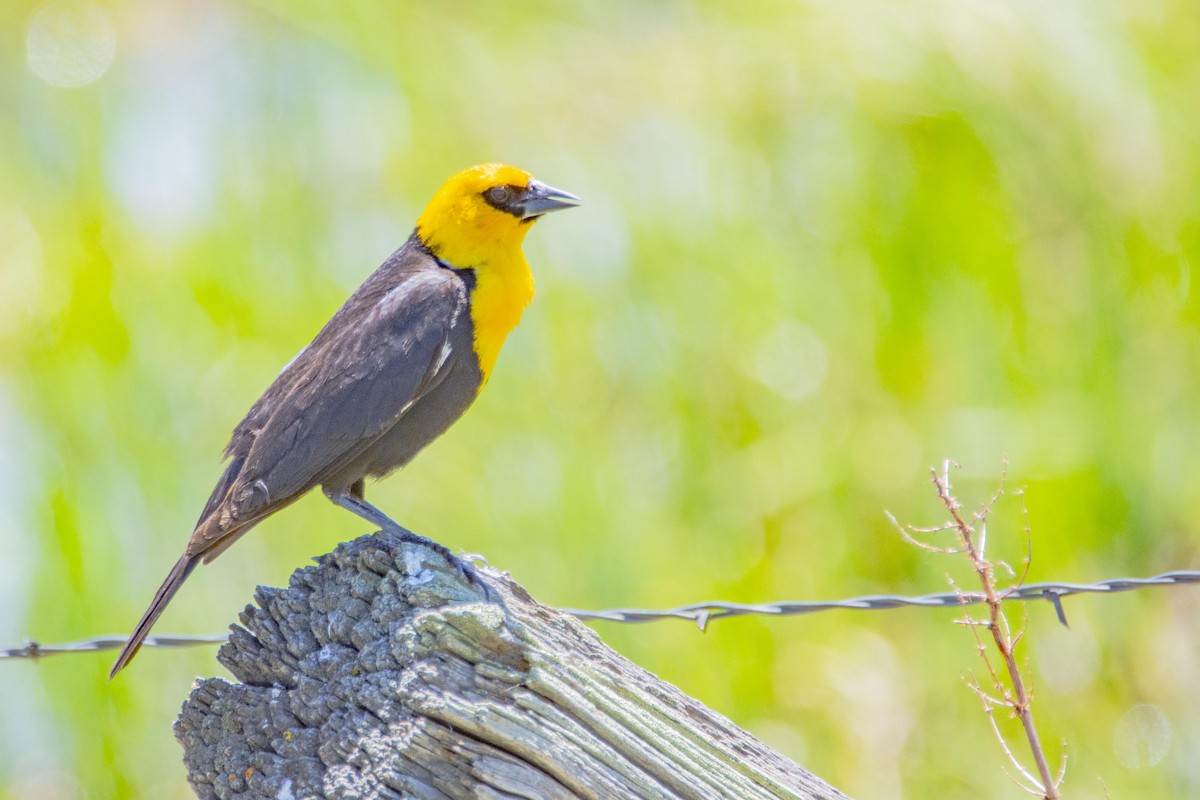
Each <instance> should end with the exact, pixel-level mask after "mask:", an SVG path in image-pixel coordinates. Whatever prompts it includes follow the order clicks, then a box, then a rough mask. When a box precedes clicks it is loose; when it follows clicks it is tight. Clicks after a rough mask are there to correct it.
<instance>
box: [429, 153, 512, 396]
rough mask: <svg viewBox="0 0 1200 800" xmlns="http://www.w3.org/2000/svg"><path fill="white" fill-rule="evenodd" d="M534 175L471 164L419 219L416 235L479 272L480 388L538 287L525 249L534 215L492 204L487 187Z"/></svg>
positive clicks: (474, 309)
mask: <svg viewBox="0 0 1200 800" xmlns="http://www.w3.org/2000/svg"><path fill="white" fill-rule="evenodd" d="M529 180H530V176H529V173H527V172H524V171H523V170H519V169H517V168H515V167H509V166H504V165H500V164H484V165H481V166H479V167H472V168H471V169H469V170H464V171H463V172H461V173H459V174H458V175H456V176H454V177H453V178H451V179H450V180H449V181H448V182H447V183H446V185H445V186H443V187H442V188H441V189H440V190H439V191H438V193H437V194H436V195H434V197H433V200H431V201H430V203H429V205H428V206H426V208H425V211H424V212H423V213H422V214H421V216H420V218H419V219H418V220H417V235H418V236H420V237H421V241H422V242H424V243H425V246H426V247H428V248H429V249H430V251H431V252H432V253H433V254H434V255H435V256H437V257H438V258H439V259H441V260H442V261H444V262H446V263H447V264H449V265H450V266H452V267H454V268H455V269H470V270H473V271H474V273H475V288H474V290H473V291H472V292H471V322H472V324H473V325H474V330H475V355H476V357H477V358H478V359H479V369H480V372H482V373H483V380H482V381H481V383H480V388H481V389H482V388H483V385H484V384H486V383H487V380H488V377H489V376H490V375H491V372H492V368H493V367H494V366H495V364H496V357H497V356H498V355H499V354H500V347H501V345H503V344H504V340H505V338H506V337H507V336H508V334H509V333H510V332H511V331H512V329H513V328H515V327H517V324H518V323H519V322H520V321H521V314H522V313H523V312H524V311H525V307H526V306H528V305H529V302H530V301H531V300H532V299H533V292H534V287H533V273H532V271H531V270H530V269H529V262H528V261H526V260H525V254H524V253H522V252H521V243H522V242H524V240H525V234H526V233H528V232H529V228H530V221H528V220H520V219H518V218H516V217H514V216H513V215H512V214H507V213H505V212H503V211H500V210H498V209H496V208H493V207H492V206H490V205H488V203H487V202H486V201H485V200H484V199H483V194H482V193H483V191H485V190H486V189H487V188H488V187H489V186H494V185H505V184H511V185H518V186H523V185H528V184H529Z"/></svg>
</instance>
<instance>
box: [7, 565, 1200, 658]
mask: <svg viewBox="0 0 1200 800" xmlns="http://www.w3.org/2000/svg"><path fill="white" fill-rule="evenodd" d="M1189 584H1200V571H1196V570H1180V571H1176V572H1164V573H1163V574H1162V575H1155V576H1154V577H1152V578H1111V579H1109V580H1105V581H1097V582H1096V583H1027V584H1024V585H1021V586H1014V587H1013V588H1011V589H1008V590H1007V591H1005V592H1003V593H1002V596H1003V599H1004V600H1005V601H1010V600H1012V601H1028V600H1047V601H1049V602H1050V603H1051V605H1053V606H1054V611H1055V613H1056V614H1057V615H1058V620H1059V622H1061V623H1062V624H1063V625H1066V624H1067V617H1066V613H1065V611H1064V610H1063V605H1062V598H1064V597H1069V596H1071V595H1076V594H1114V593H1116V592H1129V591H1133V590H1135V589H1146V588H1149V587H1152V586H1185V585H1189ZM983 599H984V595H983V593H982V592H962V591H955V592H940V593H938V594H927V595H922V596H919V597H905V596H902V595H883V594H875V595H864V596H862V597H851V598H848V599H846V600H795V601H785V602H777V603H727V602H724V601H719V600H714V601H712V602H706V603H692V604H691V605H686V606H678V607H676V608H667V609H659V610H655V609H644V608H612V609H607V610H604V611H586V610H582V609H576V608H564V609H560V610H561V611H562V612H563V613H565V614H570V615H572V616H574V617H578V618H579V619H583V620H603V621H606V622H657V621H659V620H666V619H685V620H691V621H692V622H695V623H696V624H697V625H698V626H699V627H700V629H701V630H704V629H705V628H706V627H707V626H708V623H710V622H712V621H713V620H717V619H723V618H725V617H744V616H749V615H760V616H770V617H783V616H794V615H797V614H813V613H816V612H818V611H830V610H833V609H844V610H848V611H883V610H887V609H893V608H907V607H916V608H958V607H961V606H969V605H977V604H979V603H981V602H983ZM125 638H126V637H124V636H98V637H96V638H93V639H85V640H82V641H78V642H70V643H67V644H40V643H39V642H35V641H27V642H25V644H23V645H15V646H10V647H3V648H0V659H6V658H10V659H11V658H23V659H38V658H44V657H45V656H51V655H58V654H60V653H87V652H93V651H98V650H115V649H116V648H118V647H121V646H122V645H124V644H125ZM228 638H229V634H227V633H219V634H211V635H207V636H184V635H165V636H148V637H146V641H145V642H143V644H142V646H143V647H195V646H197V645H204V644H220V643H222V642H224V641H225V640H226V639H228Z"/></svg>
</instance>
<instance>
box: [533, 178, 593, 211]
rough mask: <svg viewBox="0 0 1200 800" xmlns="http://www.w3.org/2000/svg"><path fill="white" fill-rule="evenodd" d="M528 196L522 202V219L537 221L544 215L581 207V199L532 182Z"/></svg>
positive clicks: (537, 182) (538, 182)
mask: <svg viewBox="0 0 1200 800" xmlns="http://www.w3.org/2000/svg"><path fill="white" fill-rule="evenodd" d="M526 191H527V194H526V195H525V197H524V198H522V200H521V219H535V218H537V217H540V216H541V215H542V214H546V213H549V212H551V211H558V210H559V209H563V208H574V207H575V206H577V205H579V198H578V197H576V196H575V195H573V194H571V193H570V192H564V191H563V190H562V189H555V188H554V187H553V186H547V185H546V184H544V183H542V182H541V181H538V180H531V181H530V182H529V188H528V189H527V190H526Z"/></svg>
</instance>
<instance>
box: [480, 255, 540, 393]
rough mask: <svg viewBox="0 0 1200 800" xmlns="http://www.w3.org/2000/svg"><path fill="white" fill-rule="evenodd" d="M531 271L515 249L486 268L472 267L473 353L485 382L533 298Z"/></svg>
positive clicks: (527, 263) (483, 382) (481, 386)
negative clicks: (514, 251)
mask: <svg viewBox="0 0 1200 800" xmlns="http://www.w3.org/2000/svg"><path fill="white" fill-rule="evenodd" d="M533 292H534V288H533V272H532V271H530V269H529V262H528V261H526V260H525V256H524V255H523V254H522V253H521V251H520V250H519V249H518V250H517V252H516V253H515V256H514V257H512V258H505V259H497V260H496V261H494V262H492V263H491V264H489V265H488V266H487V268H486V269H479V268H477V269H476V270H475V290H474V291H473V292H472V293H471V322H472V324H473V325H474V330H475V355H476V357H477V358H478V359H479V370H480V372H482V373H483V381H481V382H480V384H479V388H480V389H482V388H483V385H484V384H485V383H487V380H488V376H489V375H491V374H492V367H493V366H495V364H496V357H497V356H498V355H500V346H501V345H503V344H504V339H505V337H507V336H508V334H509V333H510V332H511V331H512V329H513V328H515V327H517V324H518V323H520V321H521V314H522V312H524V311H525V307H526V306H528V305H529V303H530V301H531V300H533Z"/></svg>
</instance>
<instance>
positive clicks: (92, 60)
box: [25, 0, 117, 89]
mask: <svg viewBox="0 0 1200 800" xmlns="http://www.w3.org/2000/svg"><path fill="white" fill-rule="evenodd" d="M116 54H117V32H116V29H115V28H114V27H113V24H112V21H111V20H110V19H109V18H108V14H107V13H105V11H104V9H102V8H100V7H99V6H97V5H94V4H92V3H80V2H72V0H57V1H56V2H51V3H45V4H44V5H42V6H41V7H40V8H38V9H37V10H36V11H35V12H34V13H33V16H32V17H31V18H30V20H29V28H28V30H27V31H26V34H25V57H26V59H27V60H28V62H29V69H30V70H31V71H32V72H33V74H34V75H37V76H38V77H39V78H41V79H42V80H44V81H45V82H46V83H48V84H50V85H51V86H57V87H60V88H63V89H77V88H79V87H81V86H87V85H89V84H92V83H95V82H96V81H98V80H100V78H101V77H102V76H103V75H104V73H105V72H107V71H108V68H109V67H110V66H111V65H112V62H113V58H114V57H115V56H116Z"/></svg>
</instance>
